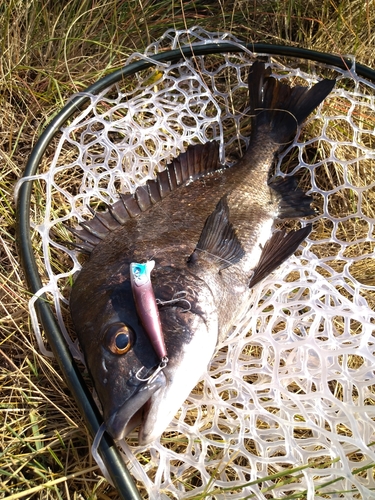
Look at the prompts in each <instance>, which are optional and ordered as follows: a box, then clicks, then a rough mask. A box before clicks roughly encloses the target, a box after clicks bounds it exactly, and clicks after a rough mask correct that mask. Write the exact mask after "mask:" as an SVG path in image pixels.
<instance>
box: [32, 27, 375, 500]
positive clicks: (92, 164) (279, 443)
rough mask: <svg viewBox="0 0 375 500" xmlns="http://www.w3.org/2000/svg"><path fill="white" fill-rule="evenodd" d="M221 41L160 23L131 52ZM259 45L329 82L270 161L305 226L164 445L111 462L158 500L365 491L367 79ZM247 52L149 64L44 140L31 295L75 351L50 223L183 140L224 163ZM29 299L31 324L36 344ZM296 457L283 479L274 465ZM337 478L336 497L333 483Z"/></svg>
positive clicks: (370, 318) (66, 285)
mask: <svg viewBox="0 0 375 500" xmlns="http://www.w3.org/2000/svg"><path fill="white" fill-rule="evenodd" d="M223 40H224V41H230V42H233V43H237V42H238V40H237V39H235V38H234V37H233V36H231V35H228V34H225V35H220V34H212V33H208V32H206V31H204V30H202V29H200V28H193V29H191V30H188V31H178V32H175V31H168V32H166V33H165V35H164V36H163V37H162V38H161V39H160V40H158V41H157V42H156V43H154V44H152V45H151V46H149V47H148V49H147V50H146V54H145V55H141V54H135V55H133V56H132V58H131V61H133V60H135V59H137V58H139V59H142V58H144V57H147V56H150V55H153V54H156V53H159V52H161V51H163V50H166V49H173V48H178V47H179V46H183V45H185V44H191V43H200V44H202V43H206V42H207V43H211V42H214V41H223ZM257 57H259V54H257ZM262 58H263V60H265V61H266V62H267V63H268V64H270V65H271V67H272V71H273V73H274V75H275V76H276V77H277V78H280V79H282V80H283V81H289V82H290V83H291V84H293V85H294V84H302V85H312V84H313V83H314V82H316V81H317V80H318V79H320V78H322V77H331V78H332V77H336V78H337V85H336V87H335V89H334V90H333V92H332V94H331V95H330V96H329V97H328V98H327V99H326V100H325V101H324V103H323V104H322V105H321V106H320V107H319V108H318V110H317V111H316V112H315V114H313V115H312V116H310V117H309V119H308V121H307V123H306V125H305V126H304V127H303V130H302V132H301V134H300V135H299V136H298V137H297V139H296V140H295V142H294V143H293V144H292V145H291V146H290V147H289V148H288V150H287V151H286V152H285V154H284V155H283V157H282V158H280V161H279V163H278V165H277V173H278V174H279V175H292V174H295V173H297V175H298V176H299V177H300V179H301V183H300V185H301V186H302V187H304V188H305V189H306V190H309V192H310V193H312V195H313V197H314V201H315V206H316V208H317V215H316V217H314V218H312V222H313V227H314V230H313V232H312V233H311V235H310V236H309V238H308V239H307V241H306V243H305V244H304V245H303V246H302V247H301V249H300V251H299V252H297V255H296V256H294V257H292V258H290V259H289V260H288V262H287V263H285V264H284V265H283V266H282V268H280V269H279V270H278V271H277V272H275V273H274V274H272V275H271V276H270V277H268V278H267V279H266V280H265V281H264V282H263V283H261V284H260V285H259V286H257V287H256V288H255V289H254V291H253V293H252V297H251V302H250V303H249V304H247V308H246V313H244V315H243V318H242V319H241V321H239V322H238V324H237V325H235V328H234V330H233V331H232V332H230V334H229V336H228V338H227V339H226V341H225V342H224V343H223V344H222V345H220V346H219V349H218V352H217V354H216V355H215V357H214V359H213V360H212V362H211V364H210V366H209V367H208V372H207V374H206V376H205V377H204V379H203V380H202V382H201V383H200V384H199V385H198V386H197V387H196V388H195V389H194V390H193V392H192V393H191V395H190V396H189V398H188V399H187V401H186V402H185V404H184V405H183V407H182V408H181V410H180V411H179V413H178V414H177V415H176V416H175V418H174V420H173V422H172V423H171V424H170V425H169V426H168V429H167V431H166V432H165V433H164V434H163V436H162V437H161V438H160V440H157V441H156V442H155V443H153V444H152V445H151V446H148V447H138V446H137V445H136V444H134V443H137V437H136V435H135V434H134V435H131V436H130V437H129V438H128V439H127V440H126V441H124V442H123V443H122V448H123V451H124V459H125V460H126V461H127V464H128V467H129V469H130V471H131V473H132V474H133V476H134V477H135V478H136V479H137V480H139V484H143V485H144V488H146V490H147V493H148V495H149V497H150V498H155V499H156V498H189V497H194V496H197V495H199V494H201V493H203V492H211V493H210V495H209V496H208V497H209V498H217V499H219V498H229V497H230V498H233V499H243V498H245V497H246V498H257V499H266V498H284V497H285V496H286V495H288V494H289V495H290V494H292V493H300V492H303V491H306V497H307V498H315V495H316V494H317V493H314V492H315V491H319V493H320V494H323V493H325V492H331V494H330V495H329V497H330V498H343V497H345V498H365V499H368V498H375V493H374V491H373V489H374V487H375V480H374V473H373V469H372V468H371V467H370V465H371V464H372V463H374V462H375V450H374V446H373V445H372V444H371V443H372V442H374V441H375V424H374V420H375V390H374V382H375V377H374V366H375V353H374V351H375V347H374V328H375V314H374V311H373V309H374V305H375V277H374V276H375V274H374V272H375V265H374V248H375V230H374V222H375V214H374V212H375V209H374V207H375V190H374V187H375V133H374V124H375V103H374V95H375V88H374V87H375V86H374V84H372V83H369V82H368V81H366V80H364V79H362V78H360V77H358V76H357V75H356V73H355V69H352V70H350V71H344V70H341V69H338V68H334V67H327V66H325V65H320V64H314V63H311V62H309V63H307V62H306V61H303V60H296V59H293V60H291V59H289V60H288V59H287V58H283V57H271V56H269V55H267V54H262ZM254 60H255V55H254V54H253V53H252V52H250V51H245V52H243V53H238V54H220V55H219V54H217V55H208V56H202V57H195V58H192V59H188V60H181V61H180V62H178V63H176V64H165V65H163V64H161V65H160V66H153V67H152V68H150V69H149V70H146V71H142V72H140V73H138V74H136V75H135V77H133V78H131V79H129V80H126V81H122V82H120V83H118V84H116V85H114V86H112V87H110V88H108V89H106V90H105V91H103V92H101V93H100V94H99V95H91V96H90V103H89V104H88V105H87V106H86V107H85V109H84V110H81V111H80V112H78V113H77V114H76V115H75V116H74V117H73V118H72V119H71V120H70V121H69V123H67V124H66V126H65V127H64V128H63V129H62V130H61V133H60V135H59V137H57V139H56V140H55V141H54V143H53V144H52V145H51V148H52V149H50V157H49V158H48V165H47V162H45V163H46V164H45V170H44V171H43V170H42V173H41V174H39V175H37V176H35V178H36V179H38V183H37V187H36V189H35V192H34V197H35V200H34V201H35V205H34V206H33V210H34V212H33V213H34V219H33V221H32V228H33V230H34V232H35V234H34V241H35V242H36V244H37V245H38V244H39V247H40V267H41V269H43V274H42V277H43V276H44V287H43V289H42V290H40V293H39V294H38V295H40V294H42V293H47V297H48V298H50V299H51V300H52V301H53V303H54V308H55V311H56V315H57V317H58V321H59V324H60V327H61V328H62V330H63V331H64V332H66V335H67V338H68V340H69V343H70V346H71V349H72V351H73V352H74V354H75V355H76V356H77V357H80V352H79V349H78V348H77V346H76V344H75V343H74V340H70V336H69V334H68V331H69V332H70V326H69V314H68V300H69V290H70V286H71V282H72V277H73V276H74V274H75V273H76V272H77V271H79V269H80V267H81V262H82V258H81V257H80V256H79V254H78V253H76V252H75V251H73V250H72V249H70V248H68V247H67V246H66V245H65V244H64V243H63V241H64V240H71V238H72V237H71V235H70V234H69V233H68V232H67V231H66V230H65V229H64V227H63V225H62V223H65V224H68V225H73V226H75V225H77V224H78V222H79V221H82V220H84V219H88V218H90V217H91V215H90V211H89V209H88V206H91V207H92V208H93V209H95V210H101V209H104V204H106V203H113V202H115V201H116V200H117V199H118V192H119V191H121V192H129V191H130V192H133V191H134V190H135V188H136V187H137V186H139V185H142V184H144V183H145V181H146V180H147V179H149V178H152V177H154V176H155V173H156V172H157V171H158V170H162V169H163V168H164V166H165V165H166V163H167V161H169V160H170V159H171V158H173V157H175V156H177V155H178V154H179V152H180V151H183V150H185V149H186V147H187V145H188V144H192V143H196V142H201V143H204V142H206V141H208V140H216V141H218V142H219V143H220V145H221V150H220V154H221V160H222V161H223V162H224V161H225V162H227V163H232V162H234V161H235V160H236V159H237V158H238V157H239V156H241V154H243V152H244V150H245V148H246V144H247V136H248V133H249V122H250V120H249V116H248V98H247V93H248V90H247V85H246V79H247V74H248V70H249V65H250V64H252V62H253V61H254ZM129 62H130V61H129ZM353 68H355V66H353ZM289 227H294V226H291V225H290V226H289ZM35 300H36V297H33V298H32V299H31V301H30V310H31V314H32V319H33V325H34V328H35V331H36V333H37V336H38V342H39V345H40V348H41V349H42V351H43V352H44V353H47V352H48V346H46V345H45V344H44V341H43V338H42V336H41V335H40V331H39V326H38V322H37V319H36V314H35V310H34V303H35ZM301 466H306V467H305V468H304V467H302V468H301V469H300V470H299V471H298V472H294V473H293V472H290V474H289V475H288V476H287V480H285V479H284V480H283V481H280V480H279V479H277V478H275V477H274V476H273V475H274V474H276V473H279V472H282V471H287V470H289V469H293V468H296V467H301ZM257 480H261V482H260V483H256V481H257ZM249 482H253V484H251V485H248V486H244V485H245V484H246V483H249ZM325 484H327V486H325V487H324V485H325ZM237 487H241V488H238V489H235V488H237ZM223 488H225V490H223ZM319 488H321V489H319ZM340 491H341V492H343V491H344V492H345V491H346V492H349V493H347V494H340V493H332V492H340ZM251 495H253V496H251Z"/></svg>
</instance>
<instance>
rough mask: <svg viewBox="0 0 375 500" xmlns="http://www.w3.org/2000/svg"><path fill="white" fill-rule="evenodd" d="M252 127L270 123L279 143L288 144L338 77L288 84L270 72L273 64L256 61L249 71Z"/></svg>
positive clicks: (270, 129)
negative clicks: (309, 84) (307, 82)
mask: <svg viewBox="0 0 375 500" xmlns="http://www.w3.org/2000/svg"><path fill="white" fill-rule="evenodd" d="M248 82H249V93H250V112H251V116H252V123H251V125H252V130H253V131H256V130H259V129H260V128H264V127H267V133H268V134H270V136H271V138H272V139H273V140H274V141H275V142H276V143H279V144H287V143H288V142H290V141H291V140H292V139H293V137H294V136H295V134H296V131H297V127H298V126H299V125H301V124H302V123H303V121H304V120H305V119H306V118H307V117H308V116H309V114H310V113H311V112H312V111H313V110H314V109H315V108H316V107H317V106H318V105H319V104H320V103H321V102H322V101H323V99H325V98H326V97H327V95H328V94H329V93H330V92H331V90H332V89H333V87H334V85H335V83H336V81H335V80H321V81H320V82H318V83H317V84H315V85H314V86H313V87H311V88H308V87H299V86H296V87H289V85H285V84H283V83H281V82H280V81H279V80H276V79H275V78H273V77H272V76H271V68H269V67H268V68H265V65H264V63H263V62H260V61H255V62H254V64H253V65H252V66H251V68H250V72H249V79H248Z"/></svg>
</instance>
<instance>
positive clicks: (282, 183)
mask: <svg viewBox="0 0 375 500" xmlns="http://www.w3.org/2000/svg"><path fill="white" fill-rule="evenodd" d="M268 185H269V187H270V188H272V189H273V190H274V191H276V192H277V193H278V194H279V196H280V201H279V213H278V216H277V217H278V219H296V218H300V217H306V216H308V215H315V210H314V209H313V208H311V206H310V205H311V202H312V201H313V199H312V198H311V196H309V195H307V194H306V193H305V192H304V191H302V189H300V188H299V187H297V180H296V178H295V177H294V176H291V177H284V178H282V179H276V180H272V181H271V182H269V184H268Z"/></svg>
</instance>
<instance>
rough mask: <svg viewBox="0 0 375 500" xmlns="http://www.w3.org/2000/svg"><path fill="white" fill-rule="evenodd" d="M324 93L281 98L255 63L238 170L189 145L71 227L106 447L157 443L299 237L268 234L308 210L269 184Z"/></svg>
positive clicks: (320, 87) (213, 147) (73, 305)
mask: <svg viewBox="0 0 375 500" xmlns="http://www.w3.org/2000/svg"><path fill="white" fill-rule="evenodd" d="M334 85H335V80H328V79H324V80H321V81H319V82H318V83H316V84H315V85H314V86H312V87H311V88H308V87H303V86H294V87H292V86H290V85H288V84H286V83H283V82H281V81H280V80H279V79H276V78H275V77H273V76H272V75H271V69H270V67H266V64H265V63H264V62H262V61H259V60H257V61H255V62H254V63H253V64H252V65H251V66H250V67H249V74H248V87H249V102H250V104H249V107H250V111H249V113H250V119H251V134H250V139H249V145H248V147H247V150H246V151H245V153H244V155H243V156H242V158H240V159H239V161H238V162H237V163H235V164H234V165H232V166H230V167H227V166H225V165H222V164H221V163H220V161H219V144H218V143H217V142H216V141H209V142H207V143H205V144H192V145H190V146H188V147H187V149H186V151H185V152H182V153H181V154H180V155H179V156H178V157H176V158H174V159H173V160H172V161H171V162H170V163H169V164H168V165H167V167H166V168H165V169H164V170H163V171H161V172H159V173H157V175H156V178H155V179H149V180H147V182H146V183H145V184H144V185H141V186H139V187H138V188H137V189H136V190H135V192H134V193H132V194H130V193H128V194H123V193H120V194H119V199H118V200H117V201H116V202H114V203H113V204H112V205H109V206H108V209H107V210H106V211H102V212H94V211H93V218H92V219H91V220H85V221H83V222H81V223H80V226H79V227H77V228H73V227H72V228H71V231H72V233H73V234H74V235H75V236H76V243H75V246H76V247H77V248H78V250H80V251H82V252H85V253H87V254H88V255H89V258H88V260H87V262H85V263H84V265H83V267H82V269H81V271H80V272H79V274H78V277H77V278H76V279H75V282H74V284H73V286H72V290H71V296H70V312H71V317H72V320H73V324H74V328H75V331H76V333H77V336H78V340H79V343H80V346H81V348H82V350H83V353H84V357H85V361H86V364H87V367H88V371H89V373H90V375H91V378H92V380H93V383H94V387H95V390H96V393H97V396H98V398H99V400H100V403H101V405H102V410H103V420H104V426H105V430H106V431H107V432H108V433H109V434H110V435H111V436H112V437H113V438H114V439H115V440H119V439H122V438H123V437H126V436H127V435H128V434H129V433H130V432H131V431H133V430H134V429H135V428H136V427H137V426H138V427H139V429H138V442H139V444H140V445H148V444H150V443H151V442H153V441H154V440H155V439H157V438H159V437H160V436H161V434H162V433H163V432H164V430H165V429H166V428H167V427H168V425H169V424H170V422H171V421H172V419H173V417H174V415H175V414H176V413H177V412H178V410H179V408H180V407H181V405H182V404H183V402H184V400H185V399H186V398H187V397H188V395H189V394H190V392H191V391H192V389H193V388H194V386H195V385H196V384H197V383H198V382H199V380H200V379H201V378H202V376H203V375H204V373H205V372H206V370H207V367H208V364H209V363H210V361H211V359H212V357H213V356H214V353H215V349H216V348H217V346H218V345H219V344H220V342H222V341H223V340H224V339H225V338H226V336H227V335H228V332H229V331H230V330H231V328H232V327H233V325H234V324H235V323H236V319H237V318H238V316H239V314H240V312H241V311H242V309H243V304H244V301H245V300H246V298H248V297H249V295H250V293H251V290H252V288H253V287H254V286H256V285H257V284H258V283H259V282H261V281H262V280H263V279H264V278H265V277H266V276H268V275H269V274H270V273H272V272H273V271H274V270H275V269H276V268H278V267H279V266H280V265H281V264H282V263H283V262H284V261H285V260H286V259H287V258H288V257H289V256H291V255H292V254H293V253H294V252H295V251H296V250H297V248H298V247H299V245H300V244H301V243H302V242H303V241H304V240H305V238H306V237H307V236H308V235H309V233H310V231H311V224H308V223H307V222H305V225H303V226H302V227H301V228H300V229H298V230H291V231H289V232H286V231H285V230H275V229H274V225H275V222H277V221H282V220H285V219H299V218H303V217H308V216H311V215H314V214H315V210H314V209H313V208H312V207H311V202H312V198H311V197H310V196H308V195H307V194H306V193H305V192H304V191H303V190H301V189H300V188H299V187H298V181H297V179H296V178H295V177H294V176H286V177H282V178H280V177H275V176H273V175H272V174H273V169H274V164H275V159H276V158H277V155H278V154H280V152H281V151H283V150H284V148H285V147H286V146H287V145H288V144H290V143H291V141H292V140H293V139H294V138H295V136H296V133H297V131H298V129H299V127H300V126H301V125H302V124H303V122H304V121H305V119H306V118H307V117H308V116H309V114H310V113H311V112H312V111H313V110H314V109H315V108H316V107H317V106H318V105H319V104H320V103H321V102H322V101H323V100H324V99H325V98H326V97H327V96H328V95H329V93H330V92H331V91H332V89H333V87H334ZM137 266H138V267H137ZM139 266H143V267H139ZM134 273H135V274H134ZM137 273H138V274H137ZM135 277H136V278H137V279H139V282H140V283H141V284H142V286H143V285H146V284H147V286H148V290H149V292H147V293H149V294H151V295H149V298H150V297H151V299H150V309H148V306H142V307H141V305H140V302H139V301H140V299H139V297H138V298H137V294H136V289H135V286H136V285H135V284H134V283H135V281H136V280H135ZM134 280H135V281H134ZM142 280H143V281H142ZM137 293H138V292H137ZM149 310H150V311H151V310H152V314H153V315H156V316H152V318H153V319H151V321H149V319H150V318H145V317H144V315H147V314H148V312H147V311H149ZM142 311H143V312H142ZM145 311H146V312H145ZM150 323H151V325H150ZM153 327H155V328H156V330H157V331H158V332H159V333H157V335H159V337H158V342H159V343H158V344H157V346H156V344H155V343H153V342H152V340H153V339H152V336H150V332H149V328H151V329H152V328H153ZM155 346H156V347H155ZM159 351H160V352H159ZM160 353H161V354H160Z"/></svg>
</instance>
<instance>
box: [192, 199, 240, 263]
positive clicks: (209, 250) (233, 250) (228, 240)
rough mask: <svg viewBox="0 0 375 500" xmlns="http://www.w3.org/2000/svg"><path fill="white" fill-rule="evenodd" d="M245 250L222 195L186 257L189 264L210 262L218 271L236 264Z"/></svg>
mask: <svg viewBox="0 0 375 500" xmlns="http://www.w3.org/2000/svg"><path fill="white" fill-rule="evenodd" d="M244 255H245V251H244V249H243V248H242V246H241V243H240V241H239V240H238V238H237V235H236V231H235V229H234V227H233V225H232V223H231V222H230V220H229V207H228V202H227V197H226V196H223V198H221V199H220V201H219V203H218V204H217V205H216V208H215V210H214V211H213V212H212V214H211V215H210V216H209V217H208V218H207V220H206V222H205V225H204V227H203V230H202V233H201V236H200V238H199V241H198V245H197V246H196V248H195V250H194V252H193V253H192V254H191V256H190V257H189V259H188V264H189V265H190V266H194V265H200V264H204V263H207V262H209V263H212V264H215V266H217V267H218V271H221V270H222V269H225V268H226V267H229V266H231V265H233V264H236V263H237V262H238V261H239V260H240V259H241V258H242V257H243V256H244Z"/></svg>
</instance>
